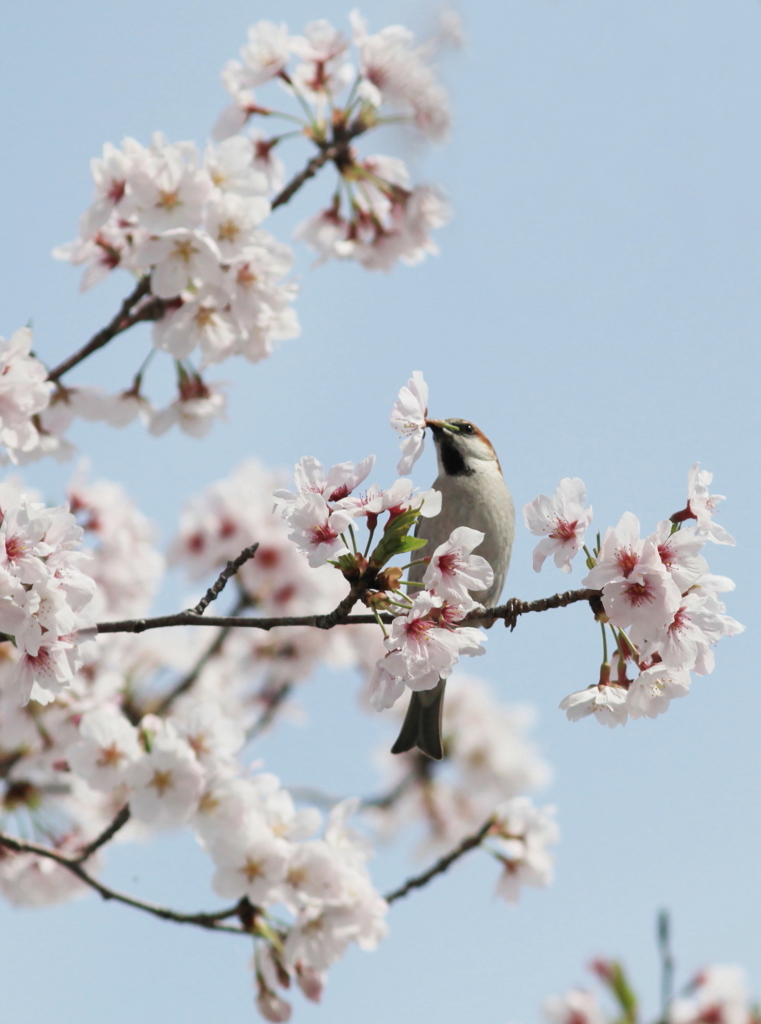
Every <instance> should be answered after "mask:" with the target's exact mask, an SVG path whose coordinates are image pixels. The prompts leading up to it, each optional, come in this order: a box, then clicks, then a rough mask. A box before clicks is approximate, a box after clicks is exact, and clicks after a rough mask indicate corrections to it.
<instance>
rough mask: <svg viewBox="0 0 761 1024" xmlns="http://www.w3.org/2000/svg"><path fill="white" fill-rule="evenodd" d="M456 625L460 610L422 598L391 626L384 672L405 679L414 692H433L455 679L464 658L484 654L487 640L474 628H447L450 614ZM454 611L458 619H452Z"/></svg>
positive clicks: (425, 595)
mask: <svg viewBox="0 0 761 1024" xmlns="http://www.w3.org/2000/svg"><path fill="white" fill-rule="evenodd" d="M447 611H449V612H450V618H451V619H454V620H455V621H456V617H457V616H458V615H459V616H461V615H462V612H461V611H459V610H458V609H451V608H450V609H447V608H446V607H445V606H444V604H443V602H442V600H441V599H440V598H437V597H434V596H433V595H432V594H429V593H428V592H424V593H422V594H418V595H417V596H416V597H415V598H414V600H413V602H412V605H411V607H410V611H409V612H407V614H403V615H397V616H396V618H395V619H394V621H393V622H392V623H391V628H390V630H389V634H388V637H387V638H386V639H385V640H384V646H385V647H386V650H387V651H388V652H389V654H388V655H387V656H386V658H385V659H384V668H385V669H386V671H387V672H388V673H389V674H390V675H392V676H393V677H394V678H396V679H402V680H403V681H404V682H405V683H406V684H407V686H409V687H410V688H411V689H413V690H429V689H431V687H433V686H435V685H436V684H437V682H438V681H439V679H440V678H446V677H447V676H449V675H451V672H452V669H453V668H454V666H455V664H456V663H457V661H458V660H459V657H460V655H461V654H466V655H471V656H472V655H479V654H483V653H484V649H483V646H482V644H483V642H484V641H485V640H486V636H485V634H484V633H483V631H482V630H480V629H477V628H474V627H472V626H463V627H459V628H452V627H447V628H443V627H442V626H441V625H439V623H440V622H442V621H444V622H446V621H447V619H446V613H447ZM452 611H454V612H455V615H451V613H452Z"/></svg>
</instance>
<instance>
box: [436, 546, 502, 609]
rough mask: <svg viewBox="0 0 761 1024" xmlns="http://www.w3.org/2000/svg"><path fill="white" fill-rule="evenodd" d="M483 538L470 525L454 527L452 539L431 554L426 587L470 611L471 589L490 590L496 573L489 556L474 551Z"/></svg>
mask: <svg viewBox="0 0 761 1024" xmlns="http://www.w3.org/2000/svg"><path fill="white" fill-rule="evenodd" d="M483 539H484V534H483V533H481V532H479V531H478V530H471V529H470V528H469V527H467V526H458V527H457V529H456V530H453V531H452V533H451V534H450V536H449V540H447V541H445V542H444V543H443V544H440V545H439V547H437V548H436V550H435V551H434V552H433V554H432V555H431V561H430V563H429V565H428V568H427V569H426V571H425V575H424V576H423V583H424V584H425V587H426V590H430V591H431V592H432V593H434V594H437V595H438V596H439V597H442V598H444V599H445V600H446V601H448V602H449V603H450V604H455V605H459V606H460V607H462V608H463V610H465V611H469V610H470V609H471V608H472V607H473V605H474V602H473V600H472V598H471V596H470V592H478V591H482V590H488V589H489V587H491V585H492V583H493V582H494V572H493V571H492V567H491V566H490V565H489V563H488V562H487V561H486V559H485V558H482V557H481V556H480V555H474V554H472V551H473V549H474V548H477V547H478V546H479V544H480V543H481V542H482V541H483Z"/></svg>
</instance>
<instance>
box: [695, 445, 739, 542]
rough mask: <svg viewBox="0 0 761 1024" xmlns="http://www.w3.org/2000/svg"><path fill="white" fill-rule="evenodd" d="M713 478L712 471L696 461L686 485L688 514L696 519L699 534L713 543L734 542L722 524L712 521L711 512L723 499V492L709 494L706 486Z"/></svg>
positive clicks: (712, 512)
mask: <svg viewBox="0 0 761 1024" xmlns="http://www.w3.org/2000/svg"><path fill="white" fill-rule="evenodd" d="M712 480H713V473H709V472H708V470H705V469H701V468H700V463H699V462H696V463H695V464H694V466H692V468H691V469H690V473H689V480H688V485H687V508H688V510H689V514H690V515H691V516H694V518H695V519H697V521H698V525H697V530H698V533H699V534H702V535H704V536H705V537H706V539H707V540H712V541H713V542H714V544H734V542H735V540H734V537H732V536H731V535H730V534H729V533H727V531H726V530H725V529H724V527H723V526H719V524H718V523H715V522H714V521H713V514H714V512H715V511H716V507H717V505H718V504H719V502H720V501H724V495H723V494H710V493H709V491H708V488H709V486H710V484H711V481H712Z"/></svg>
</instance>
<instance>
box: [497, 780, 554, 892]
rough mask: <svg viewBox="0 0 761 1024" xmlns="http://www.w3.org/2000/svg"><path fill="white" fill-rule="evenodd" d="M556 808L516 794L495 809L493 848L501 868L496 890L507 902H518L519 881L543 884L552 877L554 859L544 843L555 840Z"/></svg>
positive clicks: (520, 882)
mask: <svg viewBox="0 0 761 1024" xmlns="http://www.w3.org/2000/svg"><path fill="white" fill-rule="evenodd" d="M554 815H555V808H554V807H543V808H541V809H539V808H537V807H534V805H533V803H532V802H531V800H530V799H529V798H528V797H525V796H518V797H515V798H513V799H512V800H508V801H506V802H505V803H503V804H501V805H500V806H499V807H498V808H497V810H496V811H495V815H494V817H495V824H494V826H493V829H494V831H495V832H496V833H497V835H498V838H497V839H496V841H495V844H494V848H495V850H496V853H497V857H498V858H499V860H500V861H501V862H502V865H503V871H502V874H501V875H500V877H499V880H498V881H497V887H496V892H497V895H499V896H501V897H502V898H503V899H505V900H506V901H507V902H508V903H517V902H518V898H519V895H520V886H521V885H531V886H538V887H540V888H544V887H546V886H548V885H549V884H550V883H551V882H552V879H553V875H554V870H553V859H552V856H551V854H550V853H549V852H548V850H547V847H548V846H550V845H551V844H553V843H556V842H557V841H558V836H559V833H558V828H557V825H556V824H555V820H554Z"/></svg>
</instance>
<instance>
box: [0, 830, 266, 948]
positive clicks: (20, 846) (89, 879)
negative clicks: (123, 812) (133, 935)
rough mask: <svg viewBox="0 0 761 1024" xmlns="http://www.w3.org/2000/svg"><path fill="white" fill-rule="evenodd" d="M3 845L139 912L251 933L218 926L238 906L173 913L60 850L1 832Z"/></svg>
mask: <svg viewBox="0 0 761 1024" xmlns="http://www.w3.org/2000/svg"><path fill="white" fill-rule="evenodd" d="M0 846H4V847H5V848H6V849H8V850H14V851H15V852H16V853H34V854H36V855H37V856H38V857H47V858H48V859H49V860H54V861H55V862H56V864H60V865H61V867H63V868H66V870H67V871H70V872H71V873H72V874H73V875H76V877H77V878H78V879H79V880H80V881H81V882H84V884H85V885H89V886H90V888H91V889H94V890H95V891H96V892H97V893H99V894H100V895H101V896H102V897H103V899H104V900H116V902H117V903H124V904H126V905H127V906H128V907H134V908H135V909H136V910H144V911H145V912H146V913H147V914H152V915H153V916H154V917H160V918H161V919H162V920H164V921H175V922H177V923H178V924H194V925H196V926H197V927H199V928H206V929H209V930H211V931H217V932H230V933H232V934H233V935H247V934H249V933H248V932H247V931H246V930H245V929H243V928H235V927H233V926H231V925H227V924H220V923H219V922H220V921H222V920H224V919H225V918H227V917H233V916H234V915H236V914H237V913H238V905H237V904H236V906H235V907H228V908H225V909H224V910H219V911H213V912H211V913H203V912H202V913H199V914H182V913H180V912H178V911H176V910H170V909H169V907H162V906H160V905H159V904H158V903H148V902H146V901H145V900H138V899H135V897H134V896H129V895H128V894H127V893H124V892H119V891H118V889H111V888H110V887H109V886H107V885H104V884H103V883H102V882H99V881H98V879H97V878H93V876H92V875H90V874H88V873H87V871H85V869H84V868H83V867H82V865H81V864H80V863H79V860H78V859H72V858H71V857H66V856H64V854H62V853H58V851H57V850H52V849H51V848H50V847H48V846H42V845H40V844H39V843H29V842H26V841H24V840H22V839H17V838H16V837H15V836H9V835H5V834H4V833H0Z"/></svg>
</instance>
